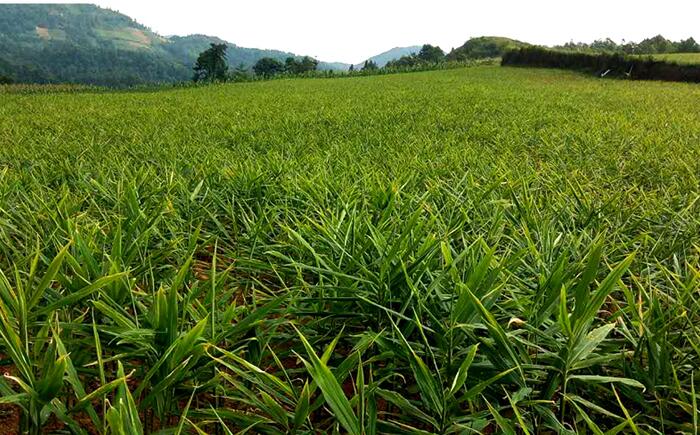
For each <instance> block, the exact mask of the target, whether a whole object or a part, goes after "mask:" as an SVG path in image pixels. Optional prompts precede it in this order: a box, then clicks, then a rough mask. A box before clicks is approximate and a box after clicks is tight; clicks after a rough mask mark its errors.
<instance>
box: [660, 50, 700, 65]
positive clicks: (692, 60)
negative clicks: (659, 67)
mask: <svg viewBox="0 0 700 435" xmlns="http://www.w3.org/2000/svg"><path fill="white" fill-rule="evenodd" d="M653 57H654V58H655V59H659V60H665V61H667V62H677V63H680V64H692V65H697V64H700V53H666V54H657V55H654V56H653Z"/></svg>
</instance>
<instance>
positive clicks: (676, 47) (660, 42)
mask: <svg viewBox="0 0 700 435" xmlns="http://www.w3.org/2000/svg"><path fill="white" fill-rule="evenodd" d="M554 48H555V49H558V50H566V51H577V52H598V53H624V54H666V53H700V44H698V43H697V42H696V41H695V39H693V38H692V37H691V38H687V39H683V40H680V41H671V40H669V39H666V38H664V37H663V36H662V35H656V36H654V37H652V38H647V39H644V40H642V41H641V42H631V41H624V40H623V41H622V43H621V44H618V43H617V42H615V41H613V40H612V39H610V38H605V39H598V40H596V41H593V42H592V43H590V44H587V43H584V42H573V41H572V42H568V43H566V44H564V45H558V46H556V47H554Z"/></svg>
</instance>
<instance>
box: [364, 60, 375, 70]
mask: <svg viewBox="0 0 700 435" xmlns="http://www.w3.org/2000/svg"><path fill="white" fill-rule="evenodd" d="M378 69H379V67H378V66H377V64H376V63H375V62H374V61H373V60H366V61H365V64H364V65H363V66H362V71H375V70H378Z"/></svg>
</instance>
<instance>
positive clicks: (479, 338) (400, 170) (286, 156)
mask: <svg viewBox="0 0 700 435" xmlns="http://www.w3.org/2000/svg"><path fill="white" fill-rule="evenodd" d="M699 97H700V88H698V87H697V86H691V85H686V84H672V83H661V82H629V81H616V80H610V81H604V80H594V79H590V78H586V77H583V76H581V75H577V74H573V73H570V72H565V71H558V70H529V69H524V68H518V69H516V68H499V67H479V68H470V69H458V70H449V71H433V72H423V73H415V74H399V75H385V76H374V77H357V78H348V79H344V80H321V79H319V80H274V81H266V82H258V83H248V84H240V85H239V84H222V85H212V86H207V87H199V88H191V89H179V90H168V91H165V90H161V91H156V92H140V93H139V92H112V93H109V92H102V93H80V92H77V93H65V94H60V96H59V95H57V94H51V93H48V94H2V95H0V99H1V100H2V104H0V178H1V180H2V182H1V183H0V270H2V272H3V274H2V275H1V276H0V345H1V346H2V349H1V350H0V363H2V364H3V366H4V369H3V371H4V372H6V373H7V375H6V376H5V377H4V378H2V379H0V394H1V395H2V399H0V406H1V407H2V409H1V411H2V412H3V413H4V415H6V416H8V417H7V418H6V420H5V425H6V426H7V427H11V425H12V424H20V425H22V427H24V428H26V430H27V431H28V432H29V433H32V434H34V433H39V432H40V430H41V429H40V428H41V427H46V426H47V425H50V427H51V428H58V427H59V426H60V424H64V425H65V428H66V429H67V430H71V431H73V433H85V431H87V430H95V431H99V432H106V433H113V434H116V433H119V434H121V433H132V434H137V433H142V432H144V431H145V432H148V431H154V430H157V429H159V428H167V429H170V432H168V433H195V432H197V431H198V433H214V432H215V431H217V429H216V428H219V429H218V430H219V433H235V432H237V431H243V430H247V431H248V432H249V433H334V432H336V433H337V432H347V433H351V434H374V433H439V434H447V433H530V434H534V433H572V432H586V433H603V432H604V431H606V430H611V431H612V432H613V433H615V432H624V433H640V434H643V433H651V434H662V433H693V432H694V431H696V430H697V426H698V424H697V421H698V408H697V405H696V403H697V397H696V390H697V388H698V385H697V379H698V367H699V365H700V364H699V362H700V354H699V350H698V349H700V327H699V326H698V325H700V305H699V302H698V297H697V295H698V286H699V285H700V272H699V271H698V264H699V262H700V249H699V247H700V218H699V216H700V200H699V196H700V179H699V178H698V174H700V166H698V165H699V162H700V146H698V141H699V140H700V111H698V110H697V104H698V103H697V102H698V98H699ZM19 410H21V415H20V414H19V413H18V411H19ZM12 416H17V419H16V420H13V419H12ZM195 428H196V429H195ZM224 428H226V429H224Z"/></svg>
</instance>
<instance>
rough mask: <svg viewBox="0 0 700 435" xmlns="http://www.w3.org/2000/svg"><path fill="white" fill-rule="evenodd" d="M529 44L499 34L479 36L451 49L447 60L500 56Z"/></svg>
mask: <svg viewBox="0 0 700 435" xmlns="http://www.w3.org/2000/svg"><path fill="white" fill-rule="evenodd" d="M529 45H530V44H528V43H526V42H522V41H518V40H515V39H510V38H504V37H501V36H481V37H478V38H471V39H470V40H468V41H467V42H465V43H464V44H463V45H462V46H461V47H457V48H455V49H453V50H452V51H451V52H450V53H449V54H448V55H447V59H448V60H466V59H484V58H489V57H500V56H502V55H503V53H505V52H506V51H508V50H512V49H515V48H521V47H526V46H529Z"/></svg>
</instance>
